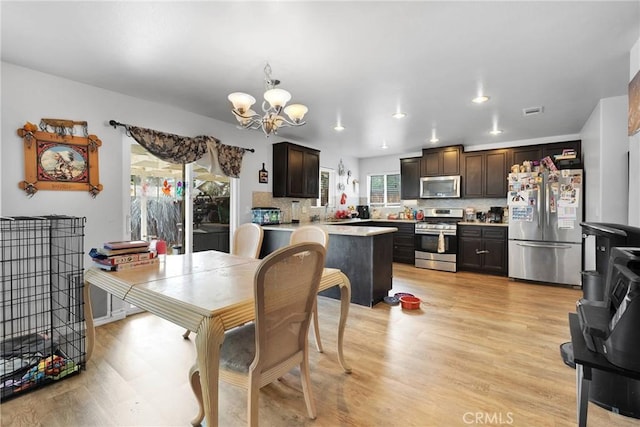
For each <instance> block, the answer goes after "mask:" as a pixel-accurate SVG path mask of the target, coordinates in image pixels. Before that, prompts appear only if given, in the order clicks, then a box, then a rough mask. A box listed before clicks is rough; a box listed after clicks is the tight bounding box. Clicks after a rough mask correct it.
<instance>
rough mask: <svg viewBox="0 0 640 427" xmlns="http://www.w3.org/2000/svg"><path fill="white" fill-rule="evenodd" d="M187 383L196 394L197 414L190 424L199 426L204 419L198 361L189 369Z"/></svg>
mask: <svg viewBox="0 0 640 427" xmlns="http://www.w3.org/2000/svg"><path fill="white" fill-rule="evenodd" d="M187 332H189V331H187ZM189 383H190V384H191V389H192V390H193V394H195V395H196V400H197V401H198V415H196V416H195V418H194V419H193V420H191V425H192V426H199V425H201V424H202V420H204V402H203V400H202V387H201V386H200V371H199V370H198V362H196V363H195V364H194V365H193V366H192V367H191V369H190V370H189Z"/></svg>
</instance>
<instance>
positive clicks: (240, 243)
mask: <svg viewBox="0 0 640 427" xmlns="http://www.w3.org/2000/svg"><path fill="white" fill-rule="evenodd" d="M263 237H264V232H263V230H262V227H260V226H259V225H258V224H253V223H246V224H242V225H241V226H239V227H238V228H236V231H235V232H234V233H233V247H232V248H231V254H232V255H238V256H243V257H247V258H256V259H257V258H259V257H260V250H261V249H262V239H263Z"/></svg>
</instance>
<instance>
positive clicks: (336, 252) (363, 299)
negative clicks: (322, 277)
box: [260, 222, 397, 307]
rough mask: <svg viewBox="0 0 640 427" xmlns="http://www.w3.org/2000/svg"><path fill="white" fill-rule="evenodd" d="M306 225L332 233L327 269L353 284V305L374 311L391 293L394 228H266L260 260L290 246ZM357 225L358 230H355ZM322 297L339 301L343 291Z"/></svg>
mask: <svg viewBox="0 0 640 427" xmlns="http://www.w3.org/2000/svg"><path fill="white" fill-rule="evenodd" d="M304 225H316V226H318V227H321V228H323V229H325V230H326V231H327V232H328V233H329V247H328V248H327V256H326V266H327V267H331V268H339V269H340V270H341V271H342V272H343V273H344V274H346V275H347V277H348V278H349V280H350V281H351V302H352V303H355V304H359V305H364V306H367V307H373V306H374V305H375V304H377V303H378V302H380V301H382V299H383V298H384V297H385V296H387V295H388V293H389V291H390V290H391V285H392V283H391V279H392V273H393V233H394V232H396V231H397V228H394V227H369V226H365V225H363V226H360V225H358V224H357V222H355V223H354V222H350V223H349V225H345V224H344V223H343V224H342V225H341V224H331V223H311V224H310V223H302V224H277V225H263V226H262V228H263V230H264V240H263V241H262V250H261V252H260V257H261V258H262V257H264V256H266V255H268V254H270V253H271V252H273V251H275V250H276V249H279V248H281V247H283V246H286V245H288V244H289V237H290V236H291V232H292V231H293V230H295V229H296V228H298V227H301V226H304ZM355 225H358V226H355ZM320 295H324V296H328V297H331V298H335V299H340V290H339V289H337V288H331V289H327V290H326V291H323V292H321V293H320Z"/></svg>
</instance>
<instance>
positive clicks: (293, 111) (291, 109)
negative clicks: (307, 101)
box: [284, 104, 309, 123]
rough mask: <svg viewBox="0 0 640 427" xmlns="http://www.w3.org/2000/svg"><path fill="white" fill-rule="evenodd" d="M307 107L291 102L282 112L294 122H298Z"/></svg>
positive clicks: (305, 112)
mask: <svg viewBox="0 0 640 427" xmlns="http://www.w3.org/2000/svg"><path fill="white" fill-rule="evenodd" d="M307 111H309V109H308V108H307V107H306V106H305V105H302V104H291V105H289V106H287V107H286V108H285V109H284V112H285V114H286V115H287V116H289V118H290V119H291V120H293V122H294V123H300V122H301V121H302V119H303V118H304V115H305V114H307Z"/></svg>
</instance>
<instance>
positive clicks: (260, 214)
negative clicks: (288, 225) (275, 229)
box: [251, 208, 281, 225]
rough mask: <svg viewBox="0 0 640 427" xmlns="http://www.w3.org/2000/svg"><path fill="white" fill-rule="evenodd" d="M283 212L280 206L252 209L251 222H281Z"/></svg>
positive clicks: (263, 223)
mask: <svg viewBox="0 0 640 427" xmlns="http://www.w3.org/2000/svg"><path fill="white" fill-rule="evenodd" d="M280 218H281V212H280V209H278V208H253V209H251V222H252V223H254V224H259V225H269V224H280Z"/></svg>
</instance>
